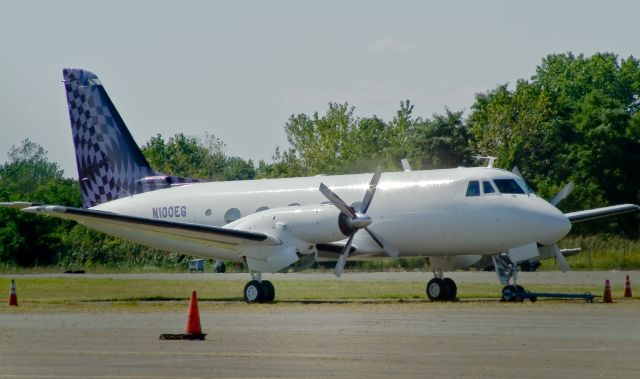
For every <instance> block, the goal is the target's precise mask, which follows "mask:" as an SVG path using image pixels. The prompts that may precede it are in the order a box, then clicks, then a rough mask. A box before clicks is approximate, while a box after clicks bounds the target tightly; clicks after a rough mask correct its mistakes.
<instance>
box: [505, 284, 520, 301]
mask: <svg viewBox="0 0 640 379" xmlns="http://www.w3.org/2000/svg"><path fill="white" fill-rule="evenodd" d="M517 299H518V289H517V288H516V286H512V285H509V286H504V288H502V301H516V300H517Z"/></svg>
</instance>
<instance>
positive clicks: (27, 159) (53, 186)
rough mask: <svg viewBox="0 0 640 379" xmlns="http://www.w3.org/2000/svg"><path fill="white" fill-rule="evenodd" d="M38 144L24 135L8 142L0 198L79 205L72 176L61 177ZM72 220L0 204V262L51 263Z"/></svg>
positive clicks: (60, 250)
mask: <svg viewBox="0 0 640 379" xmlns="http://www.w3.org/2000/svg"><path fill="white" fill-rule="evenodd" d="M46 155H47V153H46V151H45V150H44V149H43V148H42V146H40V145H38V144H36V143H34V142H32V141H29V140H28V139H25V140H24V141H22V143H21V144H20V145H18V146H15V145H14V146H12V148H11V150H10V151H9V154H8V158H9V159H8V161H7V163H5V164H3V165H2V167H0V188H2V191H0V201H18V200H19V201H31V202H34V203H44V204H61V205H68V206H79V205H80V204H81V199H80V190H79V188H78V185H77V183H76V181H75V180H72V179H65V178H64V177H63V172H62V170H60V169H59V167H58V165H57V164H56V163H53V162H49V160H48V159H47V156H46ZM71 227H72V223H71V222H69V221H63V220H59V219H54V218H50V217H38V216H35V215H30V214H26V213H24V212H20V211H18V210H15V209H6V208H0V263H2V264H4V265H20V266H32V265H36V264H43V265H47V264H52V263H55V262H56V261H57V259H58V258H59V256H60V254H63V253H64V250H65V249H64V244H63V243H62V241H61V236H62V235H64V233H66V232H67V231H68V230H69V229H70V228H71Z"/></svg>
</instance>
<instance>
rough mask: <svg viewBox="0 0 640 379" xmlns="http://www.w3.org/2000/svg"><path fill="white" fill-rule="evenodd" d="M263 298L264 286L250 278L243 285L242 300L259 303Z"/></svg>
mask: <svg viewBox="0 0 640 379" xmlns="http://www.w3.org/2000/svg"><path fill="white" fill-rule="evenodd" d="M263 299H264V286H263V285H262V283H260V282H259V281H257V280H252V281H250V282H249V283H247V284H246V285H245V286H244V301H246V302H247V303H259V302H262V301H263Z"/></svg>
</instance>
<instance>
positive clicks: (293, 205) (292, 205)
mask: <svg viewBox="0 0 640 379" xmlns="http://www.w3.org/2000/svg"><path fill="white" fill-rule="evenodd" d="M299 205H300V203H291V204H289V206H290V207H297V206H299Z"/></svg>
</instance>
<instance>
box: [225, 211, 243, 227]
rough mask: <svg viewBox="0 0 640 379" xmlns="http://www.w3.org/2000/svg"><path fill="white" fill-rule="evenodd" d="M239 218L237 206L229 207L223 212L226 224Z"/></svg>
mask: <svg viewBox="0 0 640 379" xmlns="http://www.w3.org/2000/svg"><path fill="white" fill-rule="evenodd" d="M239 218H240V210H239V209H238V208H229V210H227V211H226V212H225V213H224V222H226V223H227V224H228V223H230V222H234V221H235V220H237V219H239Z"/></svg>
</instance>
